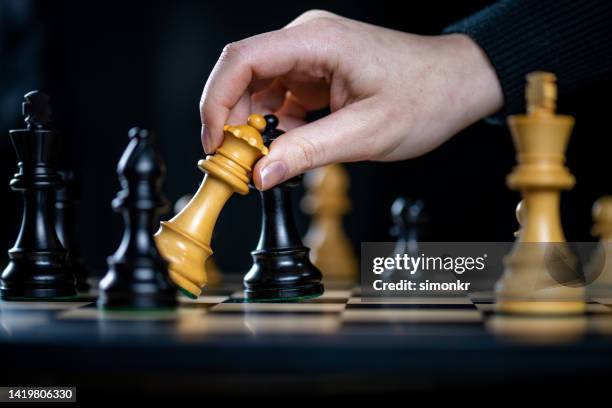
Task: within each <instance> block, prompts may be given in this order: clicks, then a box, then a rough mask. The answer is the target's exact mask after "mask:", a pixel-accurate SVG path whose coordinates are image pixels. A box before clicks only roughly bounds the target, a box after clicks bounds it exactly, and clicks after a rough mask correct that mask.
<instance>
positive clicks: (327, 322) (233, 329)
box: [181, 314, 340, 342]
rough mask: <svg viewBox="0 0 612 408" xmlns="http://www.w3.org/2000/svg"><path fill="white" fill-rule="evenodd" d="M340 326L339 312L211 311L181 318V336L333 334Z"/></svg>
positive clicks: (190, 339)
mask: <svg viewBox="0 0 612 408" xmlns="http://www.w3.org/2000/svg"><path fill="white" fill-rule="evenodd" d="M339 327H340V319H339V318H338V315H335V316H328V315H324V316H311V315H293V316H283V315H259V314H257V315H253V316H251V315H249V316H247V317H244V316H242V315H231V314H230V315H225V314H208V315H205V316H204V317H203V318H200V319H189V320H188V321H186V322H181V338H182V339H183V340H185V341H194V342H197V341H199V340H200V337H201V336H206V335H215V334H248V335H255V334H268V333H272V334H279V333H280V334H333V333H335V332H336V331H337V330H338V329H339Z"/></svg>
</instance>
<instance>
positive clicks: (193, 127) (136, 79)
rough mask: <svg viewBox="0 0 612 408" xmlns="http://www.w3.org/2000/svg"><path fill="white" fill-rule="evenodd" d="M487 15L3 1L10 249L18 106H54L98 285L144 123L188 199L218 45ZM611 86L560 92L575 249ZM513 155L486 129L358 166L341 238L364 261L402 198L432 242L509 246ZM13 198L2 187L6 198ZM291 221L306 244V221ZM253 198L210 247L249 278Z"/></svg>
mask: <svg viewBox="0 0 612 408" xmlns="http://www.w3.org/2000/svg"><path fill="white" fill-rule="evenodd" d="M488 3H490V2H486V1H471V2H469V1H464V2H444V1H440V0H429V1H427V2H397V1H394V2H391V1H381V0H377V1H355V0H353V1H344V0H342V1H334V2H321V1H311V2H308V1H302V2H296V1H294V2H282V3H281V2H278V3H275V2H268V1H266V2H242V1H234V0H232V1H224V2H215V3H212V2H210V3H209V2H204V1H188V0H182V1H146V2H144V1H142V2H141V1H130V2H126V1H88V2H83V1H80V2H77V1H43V0H40V1H28V0H0V61H1V62H0V126H1V129H2V130H1V132H2V134H1V136H0V197H1V199H2V203H3V207H4V208H3V210H2V211H3V217H2V219H3V222H2V228H1V231H0V251H1V252H2V253H5V251H6V249H8V248H9V247H10V246H11V245H12V243H13V242H14V239H15V237H16V234H17V232H18V228H19V220H20V213H21V208H20V198H19V195H18V194H16V193H13V192H11V191H10V190H9V187H8V183H9V180H10V178H11V176H12V173H13V172H14V171H15V169H16V160H15V157H14V153H13V151H12V148H11V146H10V141H9V138H8V130H9V129H11V128H16V127H21V123H22V122H21V119H20V109H21V101H22V95H23V94H25V93H26V92H28V91H29V90H31V89H36V88H39V89H42V90H45V91H46V92H48V93H49V94H51V96H52V98H53V100H54V102H55V112H56V123H57V127H58V128H60V129H62V131H63V134H64V138H65V141H66V143H65V149H64V156H65V158H64V162H65V163H66V166H67V167H72V168H74V169H75V170H76V172H77V173H78V174H79V176H80V178H81V181H82V195H81V201H80V205H79V213H78V226H77V229H78V234H79V237H80V242H81V245H82V249H83V250H84V253H85V255H86V258H87V260H88V262H89V264H90V265H91V266H92V267H94V269H95V271H96V273H97V274H101V273H103V272H104V270H105V268H106V264H105V260H106V257H107V256H108V255H110V254H111V253H112V252H113V251H114V250H115V248H116V247H117V246H118V243H119V239H120V236H121V232H122V222H121V219H120V217H119V216H118V215H116V214H114V213H113V212H112V210H111V208H110V202H111V200H112V198H113V197H114V195H115V193H116V192H117V190H118V182H117V176H116V173H115V166H116V164H117V160H118V159H119V157H120V155H121V153H122V151H123V149H124V148H125V146H126V143H127V131H128V129H129V128H130V127H132V126H135V125H139V126H143V127H147V128H150V129H152V130H153V131H154V132H155V133H156V134H157V135H158V140H159V144H160V148H161V151H162V154H163V156H164V159H165V161H166V164H167V179H166V183H165V193H166V195H167V197H168V198H169V199H170V200H171V201H172V202H173V203H174V202H175V201H176V200H177V199H178V198H179V197H181V196H182V195H184V194H187V193H193V192H194V191H195V189H196V187H197V185H198V183H199V182H200V181H201V178H202V174H201V173H200V171H199V170H198V168H197V167H196V162H197V161H198V159H200V158H202V157H203V152H202V148H201V144H200V137H199V132H200V122H199V114H198V102H199V98H200V94H201V90H202V88H203V86H204V83H205V81H206V78H207V76H208V74H209V72H210V70H211V69H212V67H213V65H214V63H215V62H216V59H217V57H218V56H219V54H220V52H221V49H222V48H223V46H224V45H225V44H226V43H228V42H231V41H235V40H239V39H242V38H244V37H247V36H251V35H254V34H257V33H260V32H263V31H269V30H274V29H278V28H280V27H282V26H283V25H285V24H287V23H288V22H290V21H291V20H292V19H293V18H295V17H297V16H298V15H299V14H300V13H302V12H304V11H306V10H308V9H312V8H323V9H327V10H330V11H333V12H335V13H338V14H341V15H344V16H347V17H350V18H354V19H359V20H362V21H366V22H369V23H373V24H378V25H383V26H386V27H391V28H395V29H399V30H404V31H410V32H415V33H420V34H436V33H439V32H440V31H441V30H442V29H443V28H444V27H445V26H446V25H448V24H450V23H452V22H454V21H456V20H458V19H461V18H463V17H465V16H467V15H468V14H470V13H473V12H475V11H477V10H478V9H480V8H481V7H483V6H484V5H486V4H488ZM609 92H610V84H597V85H596V87H594V88H592V89H585V90H584V92H582V93H581V94H576V95H565V97H564V99H563V100H561V102H560V107H559V110H560V111H562V112H564V113H570V114H572V115H574V116H576V118H577V125H576V129H575V132H574V134H573V137H572V139H571V142H570V146H569V149H568V165H569V167H570V169H571V170H572V172H573V174H575V175H576V178H577V180H578V184H577V186H576V187H575V188H574V190H573V191H571V192H569V193H566V194H564V196H563V204H562V214H563V224H564V227H565V231H566V235H567V238H568V239H569V240H574V241H585V240H591V239H592V237H591V236H590V227H591V215H590V212H591V206H592V204H593V202H594V201H595V200H596V199H597V198H598V197H600V196H602V195H604V194H609V193H611V192H612V188H611V187H612V183H611V177H610V175H611V174H612V171H611V170H612V166H611V164H610V149H609V138H610V133H611V131H610V129H609V127H608V123H609V120H608V119H607V118H608V115H609V113H608V111H609V103H605V102H600V100H602V99H603V98H599V96H600V95H601V96H603V95H609ZM513 164H514V148H513V146H512V142H511V140H510V135H509V133H508V131H507V129H506V128H505V127H501V126H499V127H496V126H492V125H489V124H487V123H477V124H475V125H474V126H472V127H470V128H469V129H466V130H465V131H463V132H462V133H460V134H459V135H457V136H456V137H454V138H453V139H452V140H451V141H450V142H448V143H446V144H445V145H444V146H442V147H440V148H439V149H437V150H436V151H434V152H432V153H429V154H427V155H426V156H424V157H421V158H418V159H415V160H410V161H405V162H397V163H354V164H348V165H347V168H348V170H349V171H350V174H351V180H352V187H351V197H352V200H353V210H352V212H351V213H350V214H349V215H348V216H347V217H346V219H345V227H346V230H347V231H348V234H349V235H350V237H351V239H352V240H353V243H354V244H355V249H356V250H358V248H359V243H360V242H362V241H385V240H390V239H391V238H390V237H389V235H388V231H389V227H390V225H391V219H390V215H389V207H390V205H391V203H392V202H393V200H394V199H395V198H396V197H398V196H402V195H403V196H407V197H411V198H420V199H423V200H424V201H425V203H426V206H427V212H428V213H429V220H430V221H429V226H428V230H427V233H428V235H427V237H426V239H429V240H434V241H443V240H448V241H509V240H512V239H513V235H512V234H513V231H514V230H515V229H516V221H515V219H514V208H515V206H516V203H517V201H518V194H517V193H514V192H511V191H509V190H508V189H507V187H506V185H505V177H506V175H507V174H508V173H509V172H510V170H511V168H512V166H513ZM2 186H4V187H2ZM300 195H301V192H300V191H297V192H296V214H297V215H298V224H299V227H300V229H301V231H302V232H305V230H306V228H307V225H308V219H307V218H306V217H305V216H304V215H302V214H300V213H299V210H298V209H297V198H299V196H300ZM259 212H260V207H259V198H258V195H257V194H254V193H251V194H249V195H248V196H246V197H242V196H234V197H233V198H232V199H231V200H230V201H229V203H228V204H227V206H226V207H225V209H224V210H223V212H222V214H221V217H220V219H219V222H218V224H217V227H216V229H215V236H214V239H213V243H212V247H213V249H214V251H215V257H216V259H217V262H218V263H219V264H220V266H221V267H222V269H224V270H225V271H228V272H244V271H246V270H247V269H248V267H249V265H250V255H249V252H250V251H251V250H252V249H253V248H254V247H255V245H256V241H257V237H258V234H259V225H260V213H259Z"/></svg>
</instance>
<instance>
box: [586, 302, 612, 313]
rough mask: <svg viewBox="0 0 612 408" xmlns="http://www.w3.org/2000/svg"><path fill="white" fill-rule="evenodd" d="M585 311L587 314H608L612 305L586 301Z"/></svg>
mask: <svg viewBox="0 0 612 408" xmlns="http://www.w3.org/2000/svg"><path fill="white" fill-rule="evenodd" d="M586 310H587V313H589V314H610V313H612V307H610V306H606V305H602V304H599V303H587V305H586Z"/></svg>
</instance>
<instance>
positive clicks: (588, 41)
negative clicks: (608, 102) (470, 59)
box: [444, 0, 612, 119]
mask: <svg viewBox="0 0 612 408" xmlns="http://www.w3.org/2000/svg"><path fill="white" fill-rule="evenodd" d="M444 33H447V34H450V33H463V34H466V35H468V36H470V37H471V38H472V39H473V40H474V41H476V42H477V43H478V44H479V45H480V46H481V47H482V49H483V50H484V52H485V53H486V54H487V56H488V57H489V59H490V61H491V64H492V65H493V67H494V68H495V70H496V72H497V76H498V78H499V81H500V83H501V87H502V90H503V93H504V109H503V110H502V112H500V113H499V114H498V115H496V118H497V119H500V118H503V116H505V115H508V114H515V113H519V112H524V111H525V98H524V87H525V75H526V74H527V73H529V72H532V71H536V70H544V71H550V72H554V73H555V74H556V75H557V83H558V89H559V95H560V97H561V96H562V95H563V94H569V93H572V92H574V91H577V90H580V89H582V88H585V87H587V86H592V85H593V83H596V82H598V81H602V80H608V79H609V78H611V77H612V75H611V74H612V1H611V0H502V1H499V2H497V3H495V4H493V5H492V6H490V7H487V8H486V9H483V10H482V11H480V12H478V13H476V14H474V15H472V16H470V17H468V18H466V19H465V20H462V21H459V22H457V23H455V24H453V25H451V26H449V27H447V28H446V29H445V30H444Z"/></svg>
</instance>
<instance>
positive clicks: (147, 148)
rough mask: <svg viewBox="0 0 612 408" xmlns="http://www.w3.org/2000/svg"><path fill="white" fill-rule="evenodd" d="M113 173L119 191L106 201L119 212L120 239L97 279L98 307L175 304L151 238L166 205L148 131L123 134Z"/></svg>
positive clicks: (159, 164)
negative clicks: (122, 147) (123, 145)
mask: <svg viewBox="0 0 612 408" xmlns="http://www.w3.org/2000/svg"><path fill="white" fill-rule="evenodd" d="M129 137H130V142H129V144H128V146H127V148H126V149H125V151H124V152H123V155H122V156H121V159H120V160H119V164H118V165H117V174H118V176H119V181H120V183H121V190H120V191H119V193H117V196H116V197H115V199H114V200H113V202H112V206H113V209H114V210H115V211H117V212H119V213H121V214H122V216H123V222H124V226H125V230H124V234H123V239H122V241H121V245H119V248H118V249H117V251H116V252H115V253H114V254H113V255H112V256H110V257H109V258H108V266H109V269H108V272H107V273H106V275H105V276H104V278H103V279H102V280H101V281H100V298H99V299H98V306H100V307H104V308H137V309H144V308H146V309H151V308H170V307H174V306H176V287H175V286H174V285H173V284H172V282H171V281H170V279H169V278H168V269H167V264H166V262H165V261H164V260H163V259H162V257H161V256H160V254H159V252H158V250H157V247H156V246H155V242H154V240H153V228H154V224H156V222H157V217H158V215H159V213H160V212H161V211H163V209H164V208H166V207H167V206H168V203H167V201H166V199H165V198H164V196H163V194H162V191H161V188H162V182H163V178H164V176H165V173H166V169H165V166H164V163H163V161H162V159H161V157H160V155H159V153H158V152H157V149H156V148H155V145H154V142H153V140H152V139H153V137H152V135H151V134H150V133H149V132H148V131H146V130H144V129H139V128H132V129H131V130H130V132H129Z"/></svg>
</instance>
